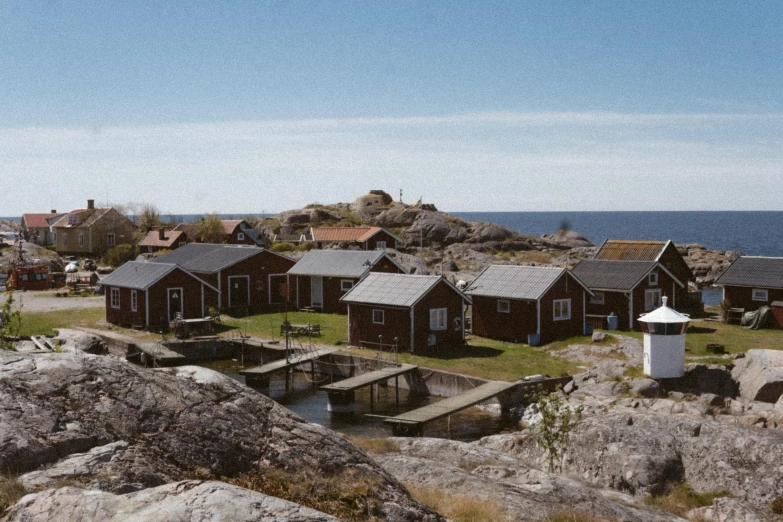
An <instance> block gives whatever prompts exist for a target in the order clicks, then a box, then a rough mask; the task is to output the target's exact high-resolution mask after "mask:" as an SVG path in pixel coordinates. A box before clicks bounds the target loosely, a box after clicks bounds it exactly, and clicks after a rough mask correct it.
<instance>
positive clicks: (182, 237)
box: [139, 227, 188, 253]
mask: <svg viewBox="0 0 783 522" xmlns="http://www.w3.org/2000/svg"><path fill="white" fill-rule="evenodd" d="M187 242H188V235H187V234H186V233H185V232H184V231H182V230H170V229H166V228H164V227H160V228H158V229H157V230H150V231H149V232H147V235H146V236H144V239H142V240H141V241H139V249H140V250H141V251H142V252H147V253H154V252H160V251H161V250H174V249H176V248H179V247H181V246H183V245H186V244H187Z"/></svg>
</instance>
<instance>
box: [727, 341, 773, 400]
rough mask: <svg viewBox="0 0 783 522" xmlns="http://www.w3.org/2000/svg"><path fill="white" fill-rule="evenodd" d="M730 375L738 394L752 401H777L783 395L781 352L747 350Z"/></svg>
mask: <svg viewBox="0 0 783 522" xmlns="http://www.w3.org/2000/svg"><path fill="white" fill-rule="evenodd" d="M731 376H732V377H733V378H734V380H735V381H737V382H738V383H739V391H740V395H741V396H742V397H744V398H746V399H750V400H752V401H762V402H772V403H774V402H777V401H778V399H780V397H781V396H782V395H783V352H782V351H778V350H748V351H747V353H746V354H745V357H743V358H742V359H738V360H737V362H736V364H735V366H734V369H733V370H732V371H731Z"/></svg>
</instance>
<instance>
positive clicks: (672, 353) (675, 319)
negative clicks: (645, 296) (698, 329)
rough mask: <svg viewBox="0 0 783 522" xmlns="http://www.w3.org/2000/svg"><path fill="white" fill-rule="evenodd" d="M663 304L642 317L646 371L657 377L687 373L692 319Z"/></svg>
mask: <svg viewBox="0 0 783 522" xmlns="http://www.w3.org/2000/svg"><path fill="white" fill-rule="evenodd" d="M666 301H667V298H666V297H664V298H663V305H662V306H661V307H660V308H658V309H656V310H653V311H652V312H650V313H647V314H642V315H640V316H639V324H640V325H641V327H642V332H644V373H646V374H647V375H649V376H650V377H652V378H653V379H671V378H675V377H682V376H683V375H685V332H686V331H687V330H688V323H690V321H691V318H690V316H688V315H687V314H681V313H679V312H678V311H676V310H672V309H671V308H669V307H668V306H666Z"/></svg>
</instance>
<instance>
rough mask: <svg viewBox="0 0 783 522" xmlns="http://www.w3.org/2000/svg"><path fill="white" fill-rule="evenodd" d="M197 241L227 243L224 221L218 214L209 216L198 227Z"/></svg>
mask: <svg viewBox="0 0 783 522" xmlns="http://www.w3.org/2000/svg"><path fill="white" fill-rule="evenodd" d="M196 241H200V242H201V243H225V242H226V233H225V232H224V231H223V220H222V219H220V216H218V215H217V214H207V215H206V216H204V218H203V219H202V220H201V221H199V222H198V225H197V226H196Z"/></svg>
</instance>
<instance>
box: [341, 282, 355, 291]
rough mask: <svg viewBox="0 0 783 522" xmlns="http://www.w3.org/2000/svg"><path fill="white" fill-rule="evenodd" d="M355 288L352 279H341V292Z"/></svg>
mask: <svg viewBox="0 0 783 522" xmlns="http://www.w3.org/2000/svg"><path fill="white" fill-rule="evenodd" d="M351 288H353V280H352V279H340V291H341V292H347V291H348V290H350V289H351Z"/></svg>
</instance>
